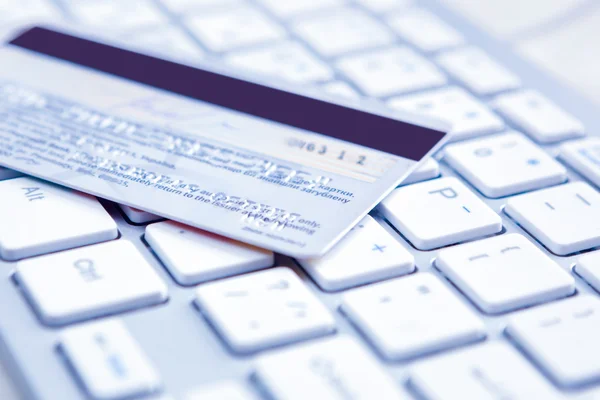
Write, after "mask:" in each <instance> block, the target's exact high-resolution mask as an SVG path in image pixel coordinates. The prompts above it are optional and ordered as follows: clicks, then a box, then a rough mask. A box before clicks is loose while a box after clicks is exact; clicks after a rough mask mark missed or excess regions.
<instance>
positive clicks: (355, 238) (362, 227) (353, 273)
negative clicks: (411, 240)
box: [298, 215, 415, 290]
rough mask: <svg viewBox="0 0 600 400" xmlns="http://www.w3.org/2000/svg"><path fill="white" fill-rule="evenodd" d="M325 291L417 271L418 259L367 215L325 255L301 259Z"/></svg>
mask: <svg viewBox="0 0 600 400" xmlns="http://www.w3.org/2000/svg"><path fill="white" fill-rule="evenodd" d="M298 262H299V263H300V265H301V266H302V267H303V268H304V270H305V271H306V272H307V273H308V274H309V275H310V276H311V277H312V278H313V279H314V280H315V282H317V284H318V285H319V286H320V287H321V288H323V289H324V290H341V289H347V288H349V287H352V286H358V285H364V284H367V283H371V282H375V281H378V280H382V279H387V278H391V277H394V276H399V275H403V274H407V273H410V272H412V271H414V270H415V258H414V257H413V255H412V254H410V253H409V252H408V250H406V249H405V248H404V247H403V246H402V245H401V244H400V242H398V240H396V239H395V238H394V237H393V236H392V235H390V234H389V233H388V232H387V231H386V230H385V229H384V228H383V227H382V226H381V225H379V223H378V222H376V221H375V220H374V219H373V217H371V216H370V215H367V216H366V217H365V218H363V220H362V221H361V222H359V223H358V224H357V225H356V226H355V227H354V228H352V230H351V231H350V232H349V233H348V234H346V236H344V238H343V239H342V240H341V241H340V242H339V243H338V244H336V245H335V246H334V247H333V248H332V249H331V250H329V251H328V252H327V253H326V254H325V255H324V256H322V257H319V258H313V259H306V260H298Z"/></svg>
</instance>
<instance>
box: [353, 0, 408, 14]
mask: <svg viewBox="0 0 600 400" xmlns="http://www.w3.org/2000/svg"><path fill="white" fill-rule="evenodd" d="M356 1H357V2H358V3H359V4H362V5H363V6H364V7H366V8H368V9H370V10H371V11H373V12H376V13H383V12H386V11H391V10H394V9H399V8H405V7H407V6H409V5H411V4H412V3H413V0H356Z"/></svg>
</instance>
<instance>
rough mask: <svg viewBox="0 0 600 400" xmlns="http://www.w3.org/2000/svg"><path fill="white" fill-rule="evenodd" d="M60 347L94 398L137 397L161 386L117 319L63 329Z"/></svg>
mask: <svg viewBox="0 0 600 400" xmlns="http://www.w3.org/2000/svg"><path fill="white" fill-rule="evenodd" d="M60 350H61V351H62V352H63V354H64V355H65V356H66V359H67V360H68V361H69V363H70V365H71V366H72V367H73V370H74V371H75V373H76V374H77V375H78V377H79V378H80V380H81V382H82V383H83V385H84V386H85V389H86V390H87V392H88V394H89V395H90V396H91V397H92V398H94V399H116V398H119V399H122V398H131V397H134V396H135V397H137V396H140V395H144V394H149V393H152V392H155V391H157V390H158V389H159V388H160V386H161V382H160V377H159V375H158V372H157V371H156V369H155V368H154V366H153V365H152V362H151V361H150V360H149V359H148V357H147V356H146V355H145V354H144V351H143V350H142V348H141V347H140V346H139V345H138V343H137V342H136V341H135V339H134V338H133V337H132V336H131V334H130V333H129V332H128V331H127V328H126V327H125V325H124V324H123V323H122V322H121V321H119V320H117V319H108V320H102V321H98V322H92V323H88V324H83V325H77V326H75V327H72V328H68V329H66V330H65V331H64V332H62V334H61V339H60Z"/></svg>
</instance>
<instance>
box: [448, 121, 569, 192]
mask: <svg viewBox="0 0 600 400" xmlns="http://www.w3.org/2000/svg"><path fill="white" fill-rule="evenodd" d="M444 157H445V160H446V161H447V162H448V163H449V164H450V165H451V166H452V167H453V168H454V169H455V170H457V171H458V172H459V173H460V174H461V175H462V176H463V177H464V178H466V179H467V180H468V181H469V182H470V183H471V184H472V185H473V186H475V187H476V188H477V189H479V191H480V192H482V193H483V194H484V195H486V196H487V197H503V196H509V195H512V194H515V193H521V192H526V191H530V190H535V189H540V188H543V187H546V186H551V185H555V184H558V183H562V182H564V181H566V180H567V170H566V168H565V167H563V166H562V165H561V164H560V163H558V162H557V161H556V160H555V159H554V158H552V157H551V156H550V155H548V153H546V152H545V151H544V150H542V149H541V148H540V147H538V146H536V145H535V144H534V143H533V142H531V141H530V140H529V139H527V138H525V137H524V136H523V135H521V134H519V133H515V132H510V133H503V134H500V135H494V136H492V137H486V138H482V139H474V140H470V141H468V142H462V143H457V144H453V145H450V146H447V147H446V148H445V149H444Z"/></svg>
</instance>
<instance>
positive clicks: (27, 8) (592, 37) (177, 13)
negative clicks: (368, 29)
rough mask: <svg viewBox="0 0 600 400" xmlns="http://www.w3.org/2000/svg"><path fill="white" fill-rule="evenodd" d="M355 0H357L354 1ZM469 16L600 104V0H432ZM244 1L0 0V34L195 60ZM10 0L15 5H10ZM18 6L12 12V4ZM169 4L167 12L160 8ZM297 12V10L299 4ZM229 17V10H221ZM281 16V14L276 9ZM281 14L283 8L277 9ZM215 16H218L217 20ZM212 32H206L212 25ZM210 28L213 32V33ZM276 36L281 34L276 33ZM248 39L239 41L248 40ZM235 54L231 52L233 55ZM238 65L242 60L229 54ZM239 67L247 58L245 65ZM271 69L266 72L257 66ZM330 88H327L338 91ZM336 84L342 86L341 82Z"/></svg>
mask: <svg viewBox="0 0 600 400" xmlns="http://www.w3.org/2000/svg"><path fill="white" fill-rule="evenodd" d="M355 1H359V0H355ZM439 1H440V2H441V3H444V4H446V5H448V6H449V7H451V8H453V9H454V10H456V11H457V12H458V13H459V14H462V15H463V16H465V17H466V18H468V19H469V20H470V21H471V22H472V23H474V24H475V25H478V26H479V27H480V28H483V29H485V30H486V31H488V32H489V33H490V34H492V35H493V36H495V37H496V38H499V39H501V40H503V41H506V42H509V43H510V44H512V45H513V46H514V48H515V49H516V50H517V51H518V52H519V53H520V54H522V55H523V56H524V57H526V58H528V59H530V60H533V61H535V62H536V63H538V64H539V65H540V66H542V68H544V69H546V70H548V71H549V72H551V73H552V74H554V75H556V76H557V77H559V78H560V79H561V80H563V81H564V82H566V83H568V84H569V85H571V86H573V87H575V88H577V89H578V90H580V91H581V92H583V93H585V95H586V96H588V97H589V98H591V99H593V100H594V101H595V102H597V103H598V104H600V79H598V76H599V75H600V46H598V43H597V40H598V37H599V36H600V2H599V1H597V0H502V1H498V0H439ZM257 2H258V3H260V4H259V5H262V6H264V7H265V8H266V9H267V12H274V13H275V14H277V13H278V12H285V13H289V11H281V10H284V9H286V10H289V8H286V7H278V6H277V5H276V4H277V3H278V2H281V3H285V0H258V1H257ZM345 2H346V1H345V0H326V1H323V0H320V1H315V0H306V2H305V3H306V6H305V8H306V9H307V10H308V9H310V8H311V7H312V6H311V5H312V4H317V3H321V4H323V3H325V4H331V6H336V5H340V4H342V3H345ZM365 2H367V3H371V4H372V6H373V7H374V8H375V10H376V11H382V12H387V9H389V12H392V11H393V10H396V9H397V8H398V7H401V6H403V5H406V6H408V5H410V4H411V3H412V4H414V3H417V4H418V0H365ZM243 3H244V1H243V0H131V1H129V0H128V1H123V0H121V1H119V0H106V1H105V0H76V1H73V0H0V41H3V40H5V39H6V38H8V37H9V36H10V35H11V34H12V33H13V32H14V29H15V28H16V27H18V26H22V25H23V24H28V23H34V22H39V21H47V22H50V23H53V24H58V25H69V24H74V25H80V26H85V27H87V28H92V29H94V30H96V31H97V32H99V33H101V34H104V35H109V36H111V37H114V38H115V39H118V40H122V41H124V42H127V43H130V44H134V45H136V46H141V47H145V48H147V49H150V50H156V49H158V48H160V49H163V50H164V49H166V51H167V52H168V53H170V55H171V56H174V57H177V58H185V59H189V60H194V59H197V58H199V57H203V56H206V55H207V54H208V56H213V57H214V56H217V57H220V56H222V55H227V54H229V53H230V51H233V52H234V53H235V48H236V47H238V44H237V42H238V38H236V37H235V36H236V35H239V34H240V32H239V31H238V32H235V31H231V32H229V33H227V34H228V35H229V39H230V44H231V45H228V44H224V43H217V42H216V41H215V38H216V36H215V35H216V34H218V30H219V29H223V28H226V27H227V21H221V27H220V28H219V27H211V26H208V27H206V25H204V28H201V27H200V25H201V22H202V21H203V17H204V15H205V14H206V13H207V12H210V13H212V12H216V13H219V12H220V11H227V10H229V9H231V7H235V6H236V5H237V6H238V7H240V9H239V11H240V12H239V13H237V17H238V18H239V20H240V21H241V22H242V25H244V29H246V30H247V29H250V28H251V27H250V26H249V25H248V24H249V23H254V22H256V24H257V25H256V27H258V26H259V25H260V21H254V19H253V18H248V15H245V14H246V11H247V10H245V9H244V8H243V7H241V5H242V4H243ZM15 5H17V6H15ZM16 10H18V11H16ZM165 10H166V11H168V14H167V15H168V17H166V16H165V14H163V13H162V12H164V11H165ZM298 11H302V10H298ZM228 15H229V18H236V14H228ZM277 16H278V17H280V16H281V15H277ZM283 17H284V18H287V17H289V15H283ZM218 23H219V21H218V20H217V24H218ZM212 28H215V29H214V30H213V33H212V35H211V32H210V31H211V29H212ZM215 32H217V33H215ZM278 36H279V35H277V33H276V32H267V31H263V30H260V32H259V34H258V35H257V37H255V38H250V39H248V38H246V40H250V41H254V42H255V43H256V44H257V45H259V44H261V43H264V42H271V41H272V40H273V39H276V40H277V39H278ZM279 39H280V40H285V38H283V37H279ZM247 44H249V43H243V45H244V46H245V45H247ZM233 58H235V57H233ZM229 61H230V62H238V63H241V64H243V61H244V60H240V59H239V57H238V59H237V60H234V59H230V60H229ZM244 66H246V65H244ZM264 72H272V71H264ZM338 89H339V87H335V89H332V90H338ZM342 90H343V89H342Z"/></svg>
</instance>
